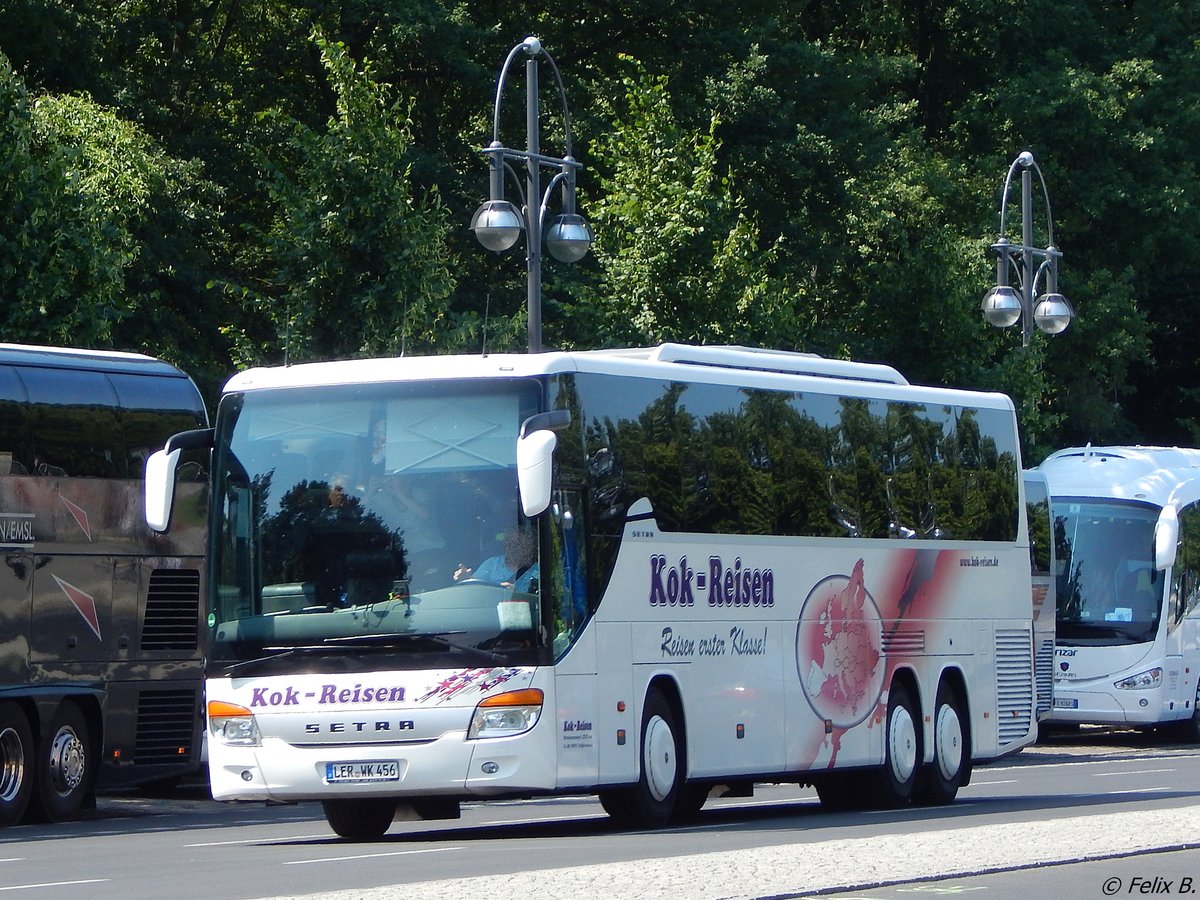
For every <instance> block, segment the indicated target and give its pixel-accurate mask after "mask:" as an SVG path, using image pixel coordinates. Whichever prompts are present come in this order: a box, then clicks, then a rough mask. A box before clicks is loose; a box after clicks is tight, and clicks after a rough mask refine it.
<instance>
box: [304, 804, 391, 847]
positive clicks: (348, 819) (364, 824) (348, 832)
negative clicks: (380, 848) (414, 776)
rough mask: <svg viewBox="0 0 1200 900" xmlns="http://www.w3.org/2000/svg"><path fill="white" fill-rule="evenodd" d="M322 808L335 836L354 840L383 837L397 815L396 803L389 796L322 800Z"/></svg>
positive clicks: (370, 839) (371, 839)
mask: <svg viewBox="0 0 1200 900" xmlns="http://www.w3.org/2000/svg"><path fill="white" fill-rule="evenodd" d="M321 808H322V809H323V810H324V811H325V821H326V822H328V823H329V827H330V828H332V829H333V831H334V834H336V835H338V836H339V837H344V838H349V839H350V840H352V841H373V840H376V839H378V838H381V837H383V836H384V835H385V834H387V830H388V829H389V828H391V827H392V819H393V818H395V816H396V801H395V800H392V799H390V798H388V797H360V798H354V799H347V800H322V801H321Z"/></svg>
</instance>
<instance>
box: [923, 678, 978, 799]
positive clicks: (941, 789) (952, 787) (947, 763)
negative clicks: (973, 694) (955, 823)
mask: <svg viewBox="0 0 1200 900" xmlns="http://www.w3.org/2000/svg"><path fill="white" fill-rule="evenodd" d="M970 751H971V745H970V741H969V740H968V738H967V726H966V717H965V715H964V712H963V707H962V703H961V701H960V700H959V698H958V692H957V691H956V690H954V688H952V687H950V686H949V685H947V684H943V685H941V686H940V687H938V693H937V706H936V708H935V710H934V714H933V761H932V762H930V763H929V765H927V766H922V767H921V772H920V774H919V775H918V776H917V784H916V787H915V789H914V791H913V801H914V802H916V803H920V804H922V805H925V806H939V805H941V804H945V803H951V802H953V800H954V798H955V797H956V796H957V795H958V789H959V787H960V786H961V785H962V783H963V775H964V774H965V773H966V771H967V767H968V766H969V765H970V760H971V752H970Z"/></svg>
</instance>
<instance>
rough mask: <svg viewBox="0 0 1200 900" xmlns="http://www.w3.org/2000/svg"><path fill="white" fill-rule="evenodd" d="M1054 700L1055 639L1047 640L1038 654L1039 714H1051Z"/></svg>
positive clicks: (1039, 716) (1039, 648)
mask: <svg viewBox="0 0 1200 900" xmlns="http://www.w3.org/2000/svg"><path fill="white" fill-rule="evenodd" d="M1053 699H1054V638H1046V639H1045V640H1044V641H1042V645H1041V646H1040V647H1038V652H1037V714H1038V718H1039V719H1040V718H1041V717H1042V716H1044V715H1045V714H1046V713H1048V712H1050V706H1051V705H1052V703H1053Z"/></svg>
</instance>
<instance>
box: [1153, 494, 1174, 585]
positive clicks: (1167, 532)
mask: <svg viewBox="0 0 1200 900" xmlns="http://www.w3.org/2000/svg"><path fill="white" fill-rule="evenodd" d="M1178 546H1179V513H1178V512H1176V510H1175V507H1174V506H1171V505H1167V506H1164V507H1163V509H1162V512H1161V513H1159V514H1158V524H1157V525H1155V526H1154V568H1156V569H1158V570H1159V571H1165V570H1167V569H1169V568H1171V566H1173V565H1175V551H1176V549H1177V548H1178Z"/></svg>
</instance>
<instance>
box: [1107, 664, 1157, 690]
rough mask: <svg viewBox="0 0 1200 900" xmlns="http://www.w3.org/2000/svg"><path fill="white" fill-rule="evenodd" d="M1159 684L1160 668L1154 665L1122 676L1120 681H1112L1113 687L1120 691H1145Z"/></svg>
mask: <svg viewBox="0 0 1200 900" xmlns="http://www.w3.org/2000/svg"><path fill="white" fill-rule="evenodd" d="M1160 684H1162V669H1161V668H1159V667H1158V666H1155V667H1154V668H1153V669H1147V670H1146V671H1145V672H1138V673H1137V674H1136V675H1130V676H1129V677H1128V678H1122V679H1121V680H1120V681H1117V682H1114V683H1113V687H1115V688H1118V689H1120V690H1122V691H1146V690H1149V689H1151V688H1156V687H1158V686H1159V685H1160Z"/></svg>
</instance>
